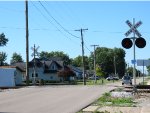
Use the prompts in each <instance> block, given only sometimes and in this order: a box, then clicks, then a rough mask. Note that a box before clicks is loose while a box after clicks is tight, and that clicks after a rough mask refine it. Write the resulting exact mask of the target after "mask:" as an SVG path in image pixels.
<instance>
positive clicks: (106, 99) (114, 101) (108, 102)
mask: <svg viewBox="0 0 150 113" xmlns="http://www.w3.org/2000/svg"><path fill="white" fill-rule="evenodd" d="M94 104H96V105H100V106H128V107H131V106H135V103H134V102H133V99H132V98H122V97H119V98H118V97H117V98H115V97H111V93H110V92H109V93H104V94H103V96H102V97H100V98H99V99H98V100H97V101H96V102H95V103H94Z"/></svg>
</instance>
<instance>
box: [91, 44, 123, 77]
mask: <svg viewBox="0 0 150 113" xmlns="http://www.w3.org/2000/svg"><path fill="white" fill-rule="evenodd" d="M92 57H93V54H91V55H90V58H89V59H92ZM114 57H115V60H114ZM124 57H125V51H124V50H123V49H121V48H114V49H110V48H106V47H98V48H96V64H97V65H99V66H100V67H101V68H102V71H103V72H104V74H105V75H104V77H105V78H106V77H107V76H108V75H109V74H111V73H115V69H114V63H115V64H116V73H117V74H118V75H119V76H120V77H122V76H123V75H124V73H125V59H124Z"/></svg>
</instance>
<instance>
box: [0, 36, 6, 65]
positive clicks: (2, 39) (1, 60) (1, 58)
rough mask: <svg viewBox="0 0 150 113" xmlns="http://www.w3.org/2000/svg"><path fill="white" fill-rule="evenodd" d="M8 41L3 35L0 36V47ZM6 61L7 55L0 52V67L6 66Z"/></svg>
mask: <svg viewBox="0 0 150 113" xmlns="http://www.w3.org/2000/svg"><path fill="white" fill-rule="evenodd" d="M7 42H8V39H7V38H6V37H5V35H4V33H1V34H0V46H6V44H7ZM6 59H7V54H6V53H5V52H0V66H3V65H8V64H7V63H6V62H5V61H6Z"/></svg>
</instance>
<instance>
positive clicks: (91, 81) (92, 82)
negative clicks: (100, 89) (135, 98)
mask: <svg viewBox="0 0 150 113" xmlns="http://www.w3.org/2000/svg"><path fill="white" fill-rule="evenodd" d="M114 82H116V81H114ZM107 83H113V81H108V80H106V79H103V83H102V79H100V80H97V81H96V83H95V80H86V85H103V84H107ZM77 85H83V80H77Z"/></svg>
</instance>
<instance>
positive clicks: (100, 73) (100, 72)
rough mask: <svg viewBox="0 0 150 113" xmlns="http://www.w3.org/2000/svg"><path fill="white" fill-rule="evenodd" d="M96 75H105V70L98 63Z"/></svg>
mask: <svg viewBox="0 0 150 113" xmlns="http://www.w3.org/2000/svg"><path fill="white" fill-rule="evenodd" d="M96 75H97V76H101V77H103V76H104V72H103V70H102V68H101V67H100V66H98V65H97V66H96Z"/></svg>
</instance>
